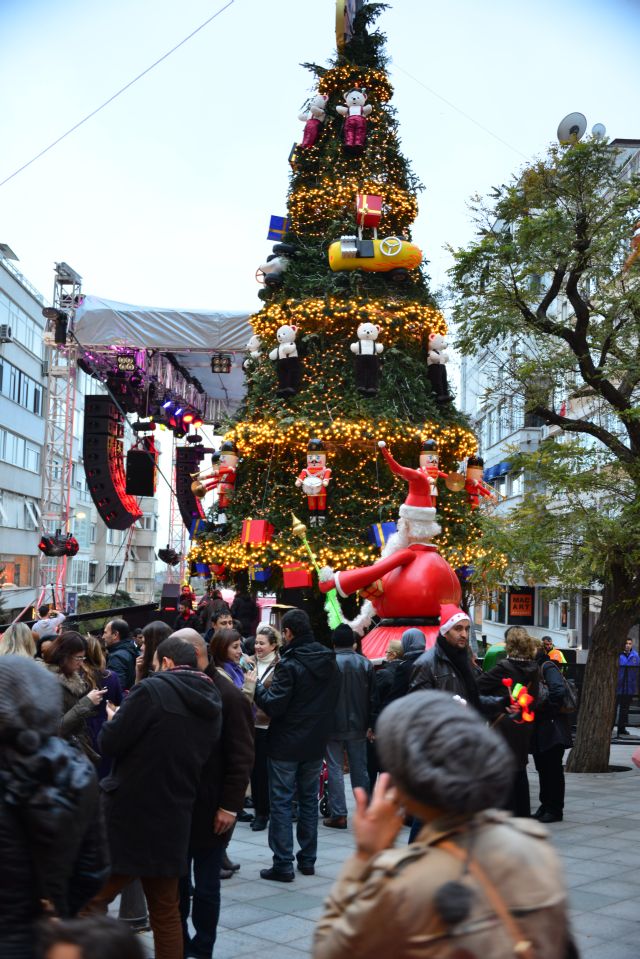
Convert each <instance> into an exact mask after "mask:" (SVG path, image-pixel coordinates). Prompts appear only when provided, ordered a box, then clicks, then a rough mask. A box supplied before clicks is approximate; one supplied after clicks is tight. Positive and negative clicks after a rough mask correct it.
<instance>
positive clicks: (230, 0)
mask: <svg viewBox="0 0 640 959" xmlns="http://www.w3.org/2000/svg"><path fill="white" fill-rule="evenodd" d="M234 2H235V0H228V2H227V3H225V5H224V6H223V7H220V9H219V10H218V11H217V12H216V13H214V14H213V15H212V16H211V17H209V18H208V19H207V20H205V21H204V23H201V24H200V26H199V27H196V28H195V30H192V31H191V33H190V34H189V35H188V36H186V37H184V39H182V40H180V42H179V43H176V45H175V46H174V47H172V48H171V49H170V50H167V52H166V53H163V54H162V56H161V57H158V59H157V60H155V61H154V62H153V63H152V64H150V66H148V67H147V68H146V69H145V70H143V71H142V73H139V74H138V76H137V77H134V78H133V80H129V82H128V83H125V85H124V86H123V87H121V88H120V89H119V90H117V91H116V93H114V94H113V96H110V97H109V99H108V100H105V101H104V103H101V104H100V106H99V107H96V108H95V110H92V111H91V113H88V114H87V115H86V117H83V118H82V120H78V122H77V123H76V124H74V126H72V127H71V128H70V129H69V130H67V131H66V133H63V134H62V135H61V136H59V137H58V138H57V140H54V141H53V143H50V144H49V146H46V147H45V148H44V150H41V151H40V153H37V154H36V155H35V156H34V157H32V158H31V159H30V160H28V161H27V162H26V163H23V164H22V166H21V167H18V169H17V170H14V172H13V173H10V174H9V176H8V177H5V179H4V180H0V187H2V186H4V185H5V183H8V182H9V180H13V178H14V177H15V176H17V175H18V174H19V173H22V171H23V170H26V169H27V167H30V166H31V164H32V163H35V162H36V160H39V159H40V157H43V156H44V155H45V153H48V152H49V150H52V149H53V148H54V147H55V146H57V145H58V143H61V142H62V141H63V140H65V139H66V138H67V137H68V136H70V135H71V134H72V133H74V132H75V131H76V130H77V129H78V128H79V127H81V126H82V125H83V123H86V122H87V120H90V119H91V117H95V115H96V113H100V111H101V110H104V108H105V107H107V106H109V104H110V103H113V101H114V100H116V99H117V98H118V97H119V96H120V95H121V94H123V93H124V92H125V90H128V89H129V88H130V87H132V86H133V85H134V83H137V82H138V80H141V79H142V77H144V76H146V74H147V73H150V72H151V70H153V69H154V67H157V66H158V64H159V63H162V61H163V60H166V59H167V57H170V56H171V54H172V53H175V52H176V50H179V49H180V47H182V46H184V44H185V43H187V41H189V40H191V38H192V37H195V35H196V34H197V33H200V31H201V30H204V28H205V27H206V26H208V25H209V24H210V23H211V21H212V20H215V19H216V17H219V16H220V14H221V13H224V11H225V10H227V9H228V8H229V7H230V6H231V5H232V4H233V3H234Z"/></svg>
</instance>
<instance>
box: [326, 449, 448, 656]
mask: <svg viewBox="0 0 640 959" xmlns="http://www.w3.org/2000/svg"><path fill="white" fill-rule="evenodd" d="M382 455H383V456H384V458H385V460H386V461H387V463H388V465H389V466H390V468H391V470H392V471H393V472H394V473H396V474H397V475H399V476H402V477H404V478H405V479H407V480H408V481H409V495H408V496H407V499H406V500H405V502H404V504H403V506H401V507H400V516H401V517H405V518H406V519H408V520H409V521H412V520H413V521H420V522H425V523H429V522H434V521H435V509H433V506H432V500H431V493H430V489H429V477H428V475H427V474H426V473H424V472H423V471H422V470H417V469H411V468H410V467H407V466H400V465H399V464H398V463H396V461H395V460H394V459H393V457H392V456H391V454H390V453H389V452H388V450H387V449H386V447H383V448H382ZM333 587H335V588H336V589H337V591H338V593H339V595H341V596H348V595H350V594H351V593H355V592H358V591H360V590H366V588H367V587H371V589H369V590H368V591H366V593H365V595H366V598H367V599H370V600H371V603H372V604H373V607H374V609H375V611H376V614H377V615H378V616H380V617H381V622H380V623H379V625H378V626H376V627H375V629H373V630H371V632H370V633H368V634H367V635H366V636H365V637H364V639H363V641H362V651H363V653H364V654H365V656H368V657H369V659H377V658H379V657H382V656H384V655H385V653H386V651H387V647H388V645H389V641H390V640H392V639H400V637H401V636H402V634H403V633H404V631H405V630H406V629H409V628H410V627H415V628H417V629H419V630H420V631H421V632H423V633H424V634H425V637H426V648H427V649H429V648H430V647H431V646H433V644H434V643H435V640H436V636H437V635H438V625H439V622H440V619H439V617H440V606H441V605H442V604H443V603H455V604H458V603H459V602H460V599H461V595H462V591H461V589H460V582H459V581H458V578H457V576H456V574H455V573H454V571H453V569H452V568H451V566H449V564H448V563H447V561H446V560H445V559H443V558H442V556H440V554H439V553H438V551H437V549H436V547H435V546H433V545H432V544H431V543H428V542H426V543H412V544H411V545H409V546H406V547H403V548H400V549H398V550H397V551H396V552H393V553H391V554H390V555H389V556H385V557H383V558H382V559H380V560H378V561H377V562H376V563H374V564H373V565H372V566H364V567H360V568H358V569H349V570H346V571H345V572H339V573H335V574H334V575H333V576H332V577H331V578H330V579H328V580H325V581H324V582H321V583H320V589H321V590H322V591H323V592H327V591H328V590H329V589H331V588H333Z"/></svg>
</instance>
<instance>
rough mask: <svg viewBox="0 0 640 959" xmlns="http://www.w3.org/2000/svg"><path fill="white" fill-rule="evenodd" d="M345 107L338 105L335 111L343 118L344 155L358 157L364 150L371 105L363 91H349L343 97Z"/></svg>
mask: <svg viewBox="0 0 640 959" xmlns="http://www.w3.org/2000/svg"><path fill="white" fill-rule="evenodd" d="M344 102H345V104H346V106H342V104H340V105H339V106H337V107H336V111H337V112H338V113H339V114H340V115H341V116H343V117H346V119H345V121H344V129H343V131H342V142H343V148H344V152H345V153H349V154H351V155H352V156H358V155H359V154H360V153H362V151H363V150H364V145H365V142H366V139H367V117H368V116H370V115H371V110H372V107H371V104H369V103H367V94H366V91H365V90H349V92H348V93H345V95H344Z"/></svg>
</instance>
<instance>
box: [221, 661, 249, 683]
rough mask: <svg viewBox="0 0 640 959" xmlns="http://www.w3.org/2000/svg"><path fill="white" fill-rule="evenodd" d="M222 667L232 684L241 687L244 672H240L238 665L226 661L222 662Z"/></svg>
mask: <svg viewBox="0 0 640 959" xmlns="http://www.w3.org/2000/svg"><path fill="white" fill-rule="evenodd" d="M222 668H223V669H224V671H225V673H226V674H227V676H229V678H230V679H231V681H232V682H233V683H234V685H235V686H237V687H238V689H242V687H243V686H244V673H243V672H242V669H241V668H240V666H238V665H237V664H236V663H232V662H229V661H227V662H226V663H223V665H222Z"/></svg>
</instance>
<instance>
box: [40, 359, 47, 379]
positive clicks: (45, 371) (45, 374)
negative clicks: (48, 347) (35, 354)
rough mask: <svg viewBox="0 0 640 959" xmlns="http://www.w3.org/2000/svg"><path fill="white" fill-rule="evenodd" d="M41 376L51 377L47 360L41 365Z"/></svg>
mask: <svg viewBox="0 0 640 959" xmlns="http://www.w3.org/2000/svg"><path fill="white" fill-rule="evenodd" d="M40 375H41V376H42V377H45V376H48V375H49V363H48V362H47V360H43V362H42V363H41V364H40Z"/></svg>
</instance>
